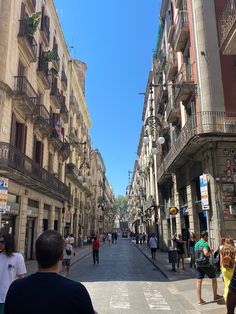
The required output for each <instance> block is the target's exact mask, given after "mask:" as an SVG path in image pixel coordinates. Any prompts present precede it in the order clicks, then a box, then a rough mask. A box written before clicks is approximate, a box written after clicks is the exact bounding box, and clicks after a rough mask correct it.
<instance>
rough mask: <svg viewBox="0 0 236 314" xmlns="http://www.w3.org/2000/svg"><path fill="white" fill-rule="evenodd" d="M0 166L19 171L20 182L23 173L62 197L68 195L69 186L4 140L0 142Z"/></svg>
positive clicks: (64, 197) (66, 197) (65, 197)
mask: <svg viewBox="0 0 236 314" xmlns="http://www.w3.org/2000/svg"><path fill="white" fill-rule="evenodd" d="M2 166H4V168H6V167H9V168H11V169H15V170H17V171H19V172H20V173H21V176H19V182H20V183H22V175H23V176H24V177H26V178H27V177H28V178H29V179H28V180H30V179H33V180H36V181H37V182H38V183H39V185H41V184H43V185H44V186H45V187H47V188H48V189H50V190H51V189H53V190H54V191H55V192H57V193H58V194H60V195H61V198H63V199H68V197H69V188H68V187H67V186H66V185H65V184H64V183H62V182H61V181H60V180H58V179H57V178H55V177H54V176H53V175H52V174H51V173H50V172H48V171H47V170H45V169H44V168H42V167H41V166H40V165H39V164H38V163H36V162H35V161H34V160H32V159H30V158H29V157H28V156H26V155H25V154H23V153H22V152H20V151H19V150H18V149H17V148H15V147H14V146H12V145H10V144H9V143H4V142H0V167H2ZM15 175H16V174H15ZM29 185H30V182H29ZM32 186H33V184H32ZM44 189H45V188H44Z"/></svg>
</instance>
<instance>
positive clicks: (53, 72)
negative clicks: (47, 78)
mask: <svg viewBox="0 0 236 314" xmlns="http://www.w3.org/2000/svg"><path fill="white" fill-rule="evenodd" d="M49 73H50V74H51V76H52V77H57V76H58V71H57V69H55V68H53V67H52V68H51V69H50V70H49Z"/></svg>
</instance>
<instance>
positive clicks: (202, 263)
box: [194, 231, 222, 305]
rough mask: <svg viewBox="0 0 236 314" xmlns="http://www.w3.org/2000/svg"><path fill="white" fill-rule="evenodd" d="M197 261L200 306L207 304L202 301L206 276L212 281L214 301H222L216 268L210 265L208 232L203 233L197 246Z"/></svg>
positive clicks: (195, 248)
mask: <svg viewBox="0 0 236 314" xmlns="http://www.w3.org/2000/svg"><path fill="white" fill-rule="evenodd" d="M194 250H195V261H196V279H197V283H196V287H197V294H198V305H203V304H206V301H204V300H203V299H202V281H203V278H204V277H205V275H207V277H208V278H210V279H211V280H212V289H213V298H214V301H217V300H220V299H222V296H221V295H218V294H217V279H216V272H215V268H214V266H213V265H212V264H211V263H210V255H211V253H212V251H211V249H210V246H209V244H208V232H207V231H202V232H201V239H200V240H199V241H198V242H197V243H196V244H195V247H194Z"/></svg>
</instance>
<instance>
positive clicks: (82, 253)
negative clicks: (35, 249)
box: [26, 244, 92, 275]
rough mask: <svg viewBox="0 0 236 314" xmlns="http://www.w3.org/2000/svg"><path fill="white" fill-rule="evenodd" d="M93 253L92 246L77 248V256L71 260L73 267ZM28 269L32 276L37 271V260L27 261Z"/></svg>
mask: <svg viewBox="0 0 236 314" xmlns="http://www.w3.org/2000/svg"><path fill="white" fill-rule="evenodd" d="M91 252H92V247H91V245H90V244H88V245H85V246H82V247H81V248H79V247H76V248H75V256H73V257H72V259H71V266H73V265H74V264H75V263H77V262H78V261H79V260H81V259H82V258H84V257H86V256H88V255H89V254H91ZM26 269H27V274H28V275H30V274H32V273H34V272H36V271H37V263H36V261H35V260H30V261H26Z"/></svg>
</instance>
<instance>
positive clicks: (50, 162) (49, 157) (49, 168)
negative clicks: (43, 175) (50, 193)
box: [48, 153, 53, 172]
mask: <svg viewBox="0 0 236 314" xmlns="http://www.w3.org/2000/svg"><path fill="white" fill-rule="evenodd" d="M48 171H49V172H53V154H51V153H48Z"/></svg>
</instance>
